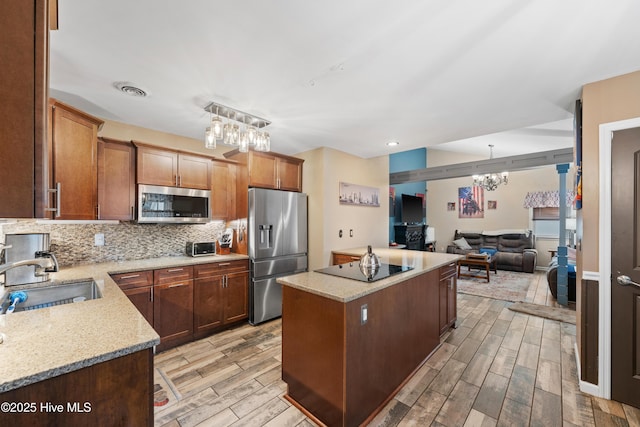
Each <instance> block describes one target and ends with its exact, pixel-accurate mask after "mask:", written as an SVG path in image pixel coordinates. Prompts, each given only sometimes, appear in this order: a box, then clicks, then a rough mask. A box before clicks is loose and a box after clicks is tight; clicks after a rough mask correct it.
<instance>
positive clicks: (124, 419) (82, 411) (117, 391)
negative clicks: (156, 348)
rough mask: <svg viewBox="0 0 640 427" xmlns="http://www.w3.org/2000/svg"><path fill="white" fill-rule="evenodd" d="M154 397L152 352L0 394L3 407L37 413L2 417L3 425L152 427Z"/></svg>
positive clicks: (12, 414) (0, 414)
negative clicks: (7, 404) (11, 405)
mask: <svg viewBox="0 0 640 427" xmlns="http://www.w3.org/2000/svg"><path fill="white" fill-rule="evenodd" d="M153 392H154V390H153V352H152V349H151V348H149V349H146V350H141V351H138V352H135V353H131V354H127V355H124V356H120V357H117V358H115V359H111V360H107V361H104V362H101V363H97V364H95V365H91V366H87V367H85V368H81V369H78V370H76V371H72V372H68V373H66V374H62V375H58V376H55V377H52V378H49V379H46V380H42V381H39V382H35V383H33V384H29V385H26V386H24V387H20V388H17V389H14V390H10V391H7V392H4V393H0V401H1V402H13V403H17V404H18V405H22V406H18V407H19V408H20V407H22V408H25V409H28V408H29V405H32V406H35V409H36V410H32V411H30V410H23V411H22V412H8V411H7V412H0V425H3V426H153ZM47 405H49V406H47ZM57 405H60V406H61V405H64V406H63V407H62V410H58V411H53V410H41V408H42V407H54V406H55V407H57Z"/></svg>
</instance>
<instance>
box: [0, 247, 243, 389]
mask: <svg viewBox="0 0 640 427" xmlns="http://www.w3.org/2000/svg"><path fill="white" fill-rule="evenodd" d="M239 259H248V258H247V257H246V256H245V255H237V254H231V255H214V256H206V257H196V258H192V257H187V256H183V257H165V258H155V259H146V260H135V261H124V262H109V263H102V264H89V265H80V266H77V267H67V268H62V269H61V270H60V271H59V272H57V273H51V276H50V277H51V281H50V282H43V283H39V284H38V286H51V285H52V284H64V283H65V282H70V281H77V280H81V279H93V280H95V281H96V283H97V284H98V286H99V288H100V290H101V291H102V298H99V299H95V300H88V301H83V302H80V303H74V304H65V305H60V306H54V307H48V308H41V309H37V310H33V311H21V312H16V313H12V314H1V315H0V334H2V340H1V341H2V343H1V344H0V393H2V392H6V391H9V390H13V389H15V388H19V387H23V386H25V385H28V384H32V383H35V382H38V381H42V380H45V379H47V378H51V377H55V376H58V375H61V374H64V373H67V372H72V371H75V370H78V369H81V368H84V367H86V366H91V365H94V364H97V363H100V362H105V361H107V360H111V359H115V358H117V357H120V356H123V355H126V354H131V353H135V352H136V351H140V350H144V349H147V348H150V347H152V346H154V345H156V344H158V343H159V342H160V338H159V336H158V334H157V333H156V332H155V331H154V330H153V328H152V327H151V325H149V323H148V322H147V321H146V320H145V319H144V317H143V316H142V315H141V314H140V312H138V310H137V309H136V308H135V307H134V305H133V304H132V303H131V302H130V301H129V298H127V296H126V295H125V294H124V293H123V292H122V291H121V290H120V288H119V287H118V285H116V284H115V282H114V281H113V280H112V279H111V278H110V277H109V273H126V272H130V271H140V270H152V269H156V268H167V267H178V266H187V265H195V264H203V263H209V262H220V261H228V260H239ZM29 286H33V285H29ZM24 287H25V286H20V287H11V288H9V289H10V290H17V289H19V288H24ZM7 290H8V289H5V292H6V291H7Z"/></svg>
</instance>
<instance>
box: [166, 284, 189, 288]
mask: <svg viewBox="0 0 640 427" xmlns="http://www.w3.org/2000/svg"><path fill="white" fill-rule="evenodd" d="M185 285H186V283H176V284H175V285H169V286H168V287H169V288H179V287H180V286H185Z"/></svg>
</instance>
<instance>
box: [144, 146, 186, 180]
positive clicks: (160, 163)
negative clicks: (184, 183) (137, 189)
mask: <svg viewBox="0 0 640 427" xmlns="http://www.w3.org/2000/svg"><path fill="white" fill-rule="evenodd" d="M137 150H138V152H137V162H136V173H137V178H136V182H137V183H138V184H151V185H166V186H169V187H177V186H178V153H176V152H174V151H167V150H162V149H158V148H152V147H145V146H138V147H137Z"/></svg>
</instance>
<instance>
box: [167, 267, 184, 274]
mask: <svg viewBox="0 0 640 427" xmlns="http://www.w3.org/2000/svg"><path fill="white" fill-rule="evenodd" d="M183 270H184V268H170V269H169V270H167V273H175V272H178V271H183Z"/></svg>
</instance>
